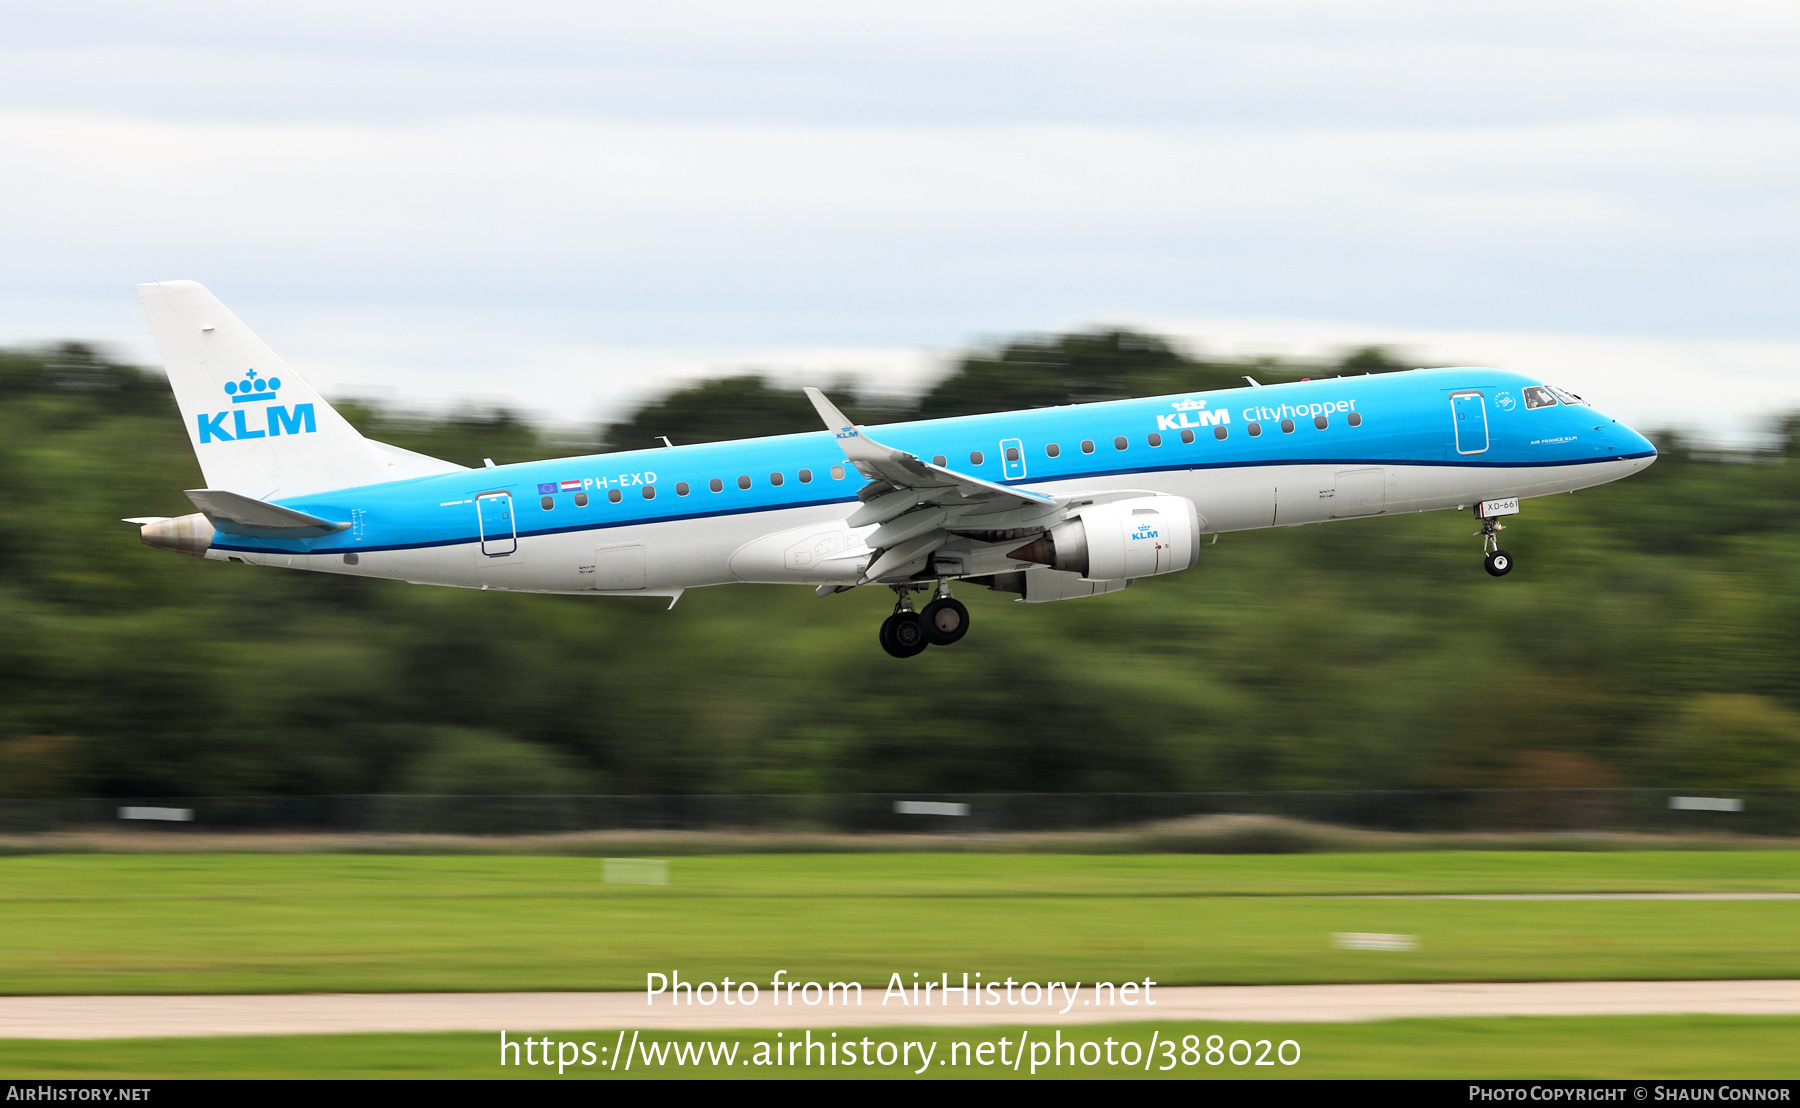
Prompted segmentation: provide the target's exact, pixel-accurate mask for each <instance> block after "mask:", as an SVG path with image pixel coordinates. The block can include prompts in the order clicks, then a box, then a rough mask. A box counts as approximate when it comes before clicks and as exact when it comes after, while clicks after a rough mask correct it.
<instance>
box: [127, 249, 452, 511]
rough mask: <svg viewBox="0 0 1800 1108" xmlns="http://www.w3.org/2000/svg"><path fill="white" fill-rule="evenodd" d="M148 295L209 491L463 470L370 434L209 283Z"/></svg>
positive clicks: (317, 485)
mask: <svg viewBox="0 0 1800 1108" xmlns="http://www.w3.org/2000/svg"><path fill="white" fill-rule="evenodd" d="M138 296H139V297H140V298H141V299H142V300H143V303H144V312H145V314H146V315H148V316H149V317H150V330H151V333H152V334H154V335H155V336H156V348H157V350H158V351H160V352H161V354H162V359H163V365H164V367H165V368H166V369H167V370H168V374H169V385H170V386H171V387H172V388H173V389H174V390H175V402H176V404H177V405H178V406H179V407H180V408H181V418H182V422H184V423H185V424H186V425H187V433H188V440H189V441H190V442H192V443H193V446H194V453H195V454H196V455H197V456H198V457H199V459H200V471H201V472H202V473H203V474H205V475H206V484H207V487H208V488H213V489H224V490H228V491H230V492H235V493H241V494H243V495H246V496H252V497H255V498H256V499H258V500H274V499H277V498H282V497H291V496H304V495H307V494H309V493H317V492H326V491H329V490H332V489H343V488H352V487H355V486H358V485H372V484H378V483H380V482H383V481H397V480H400V479H402V478H405V477H419V476H424V475H426V474H431V473H446V472H450V471H452V470H458V469H462V468H463V467H462V466H459V465H455V464H453V463H450V462H443V461H439V460H437V459H435V458H427V457H425V456H424V455H422V454H412V453H410V452H408V451H401V450H396V449H395V448H393V447H388V446H386V445H385V444H383V443H377V442H374V441H372V440H370V439H365V438H363V437H362V435H361V434H360V433H358V432H357V430H356V428H354V427H352V426H350V424H349V422H347V421H346V420H345V419H344V417H343V416H341V415H339V414H338V412H337V410H336V409H335V408H333V407H332V406H331V405H330V404H328V403H326V401H325V398H324V397H322V396H320V395H319V394H318V393H316V392H314V391H313V389H312V386H311V385H309V384H307V383H306V382H305V381H304V380H302V379H301V377H300V375H299V374H297V373H295V372H294V371H293V370H292V369H289V368H288V365H287V363H286V362H284V361H282V360H281V359H280V358H279V357H277V356H276V354H275V352H274V351H273V350H270V349H269V348H268V346H267V345H265V344H264V343H263V341H262V340H261V339H259V338H257V337H256V335H254V334H253V333H251V331H250V329H249V328H248V327H246V326H244V324H243V323H242V322H241V321H240V320H239V319H238V317H237V316H235V315H232V314H231V312H229V311H227V310H226V308H225V305H223V304H221V303H219V300H218V298H217V297H215V296H214V295H213V294H212V293H210V292H208V291H206V289H205V287H203V286H202V285H200V284H198V283H196V282H194V281H160V282H153V283H151V284H145V285H139V286H138Z"/></svg>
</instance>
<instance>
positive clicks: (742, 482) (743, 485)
mask: <svg viewBox="0 0 1800 1108" xmlns="http://www.w3.org/2000/svg"><path fill="white" fill-rule="evenodd" d="M749 487H750V478H748V477H739V478H738V488H740V489H747V488H749Z"/></svg>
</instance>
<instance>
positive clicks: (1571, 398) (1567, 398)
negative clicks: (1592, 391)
mask: <svg viewBox="0 0 1800 1108" xmlns="http://www.w3.org/2000/svg"><path fill="white" fill-rule="evenodd" d="M1550 391H1551V392H1553V393H1555V394H1556V395H1557V396H1558V397H1559V398H1560V399H1561V400H1562V402H1563V403H1564V404H1586V403H1587V401H1585V400H1583V399H1582V398H1581V397H1579V396H1576V395H1575V394H1574V393H1572V392H1570V391H1569V390H1568V389H1559V388H1555V387H1552V388H1551V389H1550Z"/></svg>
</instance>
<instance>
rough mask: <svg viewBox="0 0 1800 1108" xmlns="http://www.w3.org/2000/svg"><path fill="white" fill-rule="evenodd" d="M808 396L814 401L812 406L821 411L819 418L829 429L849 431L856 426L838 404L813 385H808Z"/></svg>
mask: <svg viewBox="0 0 1800 1108" xmlns="http://www.w3.org/2000/svg"><path fill="white" fill-rule="evenodd" d="M806 398H807V399H808V400H810V401H812V406H813V408H814V409H815V410H816V411H817V412H818V413H819V418H820V419H822V420H824V421H825V429H826V430H827V431H848V430H850V429H851V428H852V427H854V426H856V425H855V424H853V423H851V422H850V421H849V420H848V419H846V418H845V417H844V413H843V412H840V411H838V409H837V405H836V404H833V403H832V402H831V401H830V400H828V399H826V397H825V394H824V393H822V392H820V391H819V390H818V389H815V388H813V387H812V386H811V385H808V386H807V387H806Z"/></svg>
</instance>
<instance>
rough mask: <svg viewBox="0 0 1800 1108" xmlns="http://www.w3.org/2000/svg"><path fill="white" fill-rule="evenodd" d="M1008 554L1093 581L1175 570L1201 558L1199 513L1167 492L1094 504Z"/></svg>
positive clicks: (1181, 499)
mask: <svg viewBox="0 0 1800 1108" xmlns="http://www.w3.org/2000/svg"><path fill="white" fill-rule="evenodd" d="M1007 556H1008V557H1011V558H1017V559H1019V560H1020V561H1024V562H1036V563H1037V564H1039V565H1045V566H1049V567H1050V568H1051V569H1057V570H1062V571H1063V572H1065V573H1075V574H1079V575H1080V576H1081V577H1083V578H1085V579H1086V580H1089V581H1124V580H1130V579H1133V578H1137V577H1153V576H1155V575H1156V574H1159V573H1174V572H1175V571H1176V570H1182V569H1187V568H1188V567H1189V566H1192V565H1193V564H1194V562H1195V561H1197V560H1198V559H1199V557H1200V513H1199V511H1198V510H1196V509H1195V507H1194V502H1193V501H1191V500H1189V499H1187V498H1186V497H1182V496H1167V495H1162V494H1155V495H1150V496H1134V497H1131V498H1129V499H1125V500H1113V501H1109V502H1107V503H1103V504H1091V505H1089V506H1087V507H1085V508H1078V509H1076V511H1075V514H1074V515H1073V517H1071V518H1069V519H1066V520H1064V521H1063V522H1061V523H1059V524H1057V525H1056V526H1055V527H1052V528H1051V529H1050V530H1048V531H1046V532H1045V533H1044V534H1042V535H1040V536H1038V537H1037V538H1035V539H1033V540H1032V541H1031V542H1028V543H1026V544H1025V545H1024V546H1021V547H1019V548H1018V549H1017V550H1013V551H1011V552H1010V553H1009V554H1008V555H1007Z"/></svg>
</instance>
